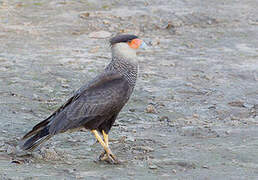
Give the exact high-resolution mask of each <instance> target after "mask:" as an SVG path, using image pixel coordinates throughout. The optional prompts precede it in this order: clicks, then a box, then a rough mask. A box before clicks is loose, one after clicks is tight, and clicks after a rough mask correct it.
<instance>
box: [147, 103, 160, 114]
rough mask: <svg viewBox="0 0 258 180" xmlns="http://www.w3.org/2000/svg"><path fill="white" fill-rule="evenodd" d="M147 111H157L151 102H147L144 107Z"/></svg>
mask: <svg viewBox="0 0 258 180" xmlns="http://www.w3.org/2000/svg"><path fill="white" fill-rule="evenodd" d="M145 111H146V112H147V113H157V112H156V109H155V107H154V106H153V105H152V104H149V105H148V106H147V108H146V109H145Z"/></svg>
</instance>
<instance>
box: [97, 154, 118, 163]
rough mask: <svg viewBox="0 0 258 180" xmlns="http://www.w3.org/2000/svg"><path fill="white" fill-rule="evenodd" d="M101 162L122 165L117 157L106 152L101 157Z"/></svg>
mask: <svg viewBox="0 0 258 180" xmlns="http://www.w3.org/2000/svg"><path fill="white" fill-rule="evenodd" d="M99 160H100V161H105V162H108V163H110V164H120V161H119V160H118V159H117V157H116V156H115V155H114V154H112V153H106V151H104V152H102V153H101V155H100V156H99Z"/></svg>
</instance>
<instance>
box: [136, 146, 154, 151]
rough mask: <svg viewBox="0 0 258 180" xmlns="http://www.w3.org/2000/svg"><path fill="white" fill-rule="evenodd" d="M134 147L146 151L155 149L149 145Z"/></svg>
mask: <svg viewBox="0 0 258 180" xmlns="http://www.w3.org/2000/svg"><path fill="white" fill-rule="evenodd" d="M132 149H134V150H138V151H145V152H153V151H154V149H153V148H151V147H149V146H135V147H133V148H132Z"/></svg>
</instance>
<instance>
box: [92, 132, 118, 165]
mask: <svg viewBox="0 0 258 180" xmlns="http://www.w3.org/2000/svg"><path fill="white" fill-rule="evenodd" d="M91 132H92V133H93V134H94V135H95V137H96V139H97V140H98V141H99V143H100V144H101V146H102V147H103V148H104V150H105V152H106V156H105V153H104V154H103V155H102V156H103V157H102V158H100V159H101V160H104V161H106V160H107V159H110V160H111V161H112V163H115V164H117V163H119V161H118V160H117V158H116V156H115V155H113V153H112V151H111V150H110V149H109V147H108V145H107V144H106V143H105V142H107V143H108V135H107V134H106V133H105V134H103V137H104V140H105V142H104V141H103V139H102V138H101V137H100V135H99V133H98V131H97V130H92V131H91Z"/></svg>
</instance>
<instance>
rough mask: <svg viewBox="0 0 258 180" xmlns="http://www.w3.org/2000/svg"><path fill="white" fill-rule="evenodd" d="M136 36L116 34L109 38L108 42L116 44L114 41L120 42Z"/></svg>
mask: <svg viewBox="0 0 258 180" xmlns="http://www.w3.org/2000/svg"><path fill="white" fill-rule="evenodd" d="M136 38H138V37H137V36H135V35H131V34H123V35H117V36H115V37H113V38H111V39H110V41H109V42H110V44H111V46H112V45H114V44H116V43H121V42H129V41H131V40H133V39H136Z"/></svg>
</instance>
